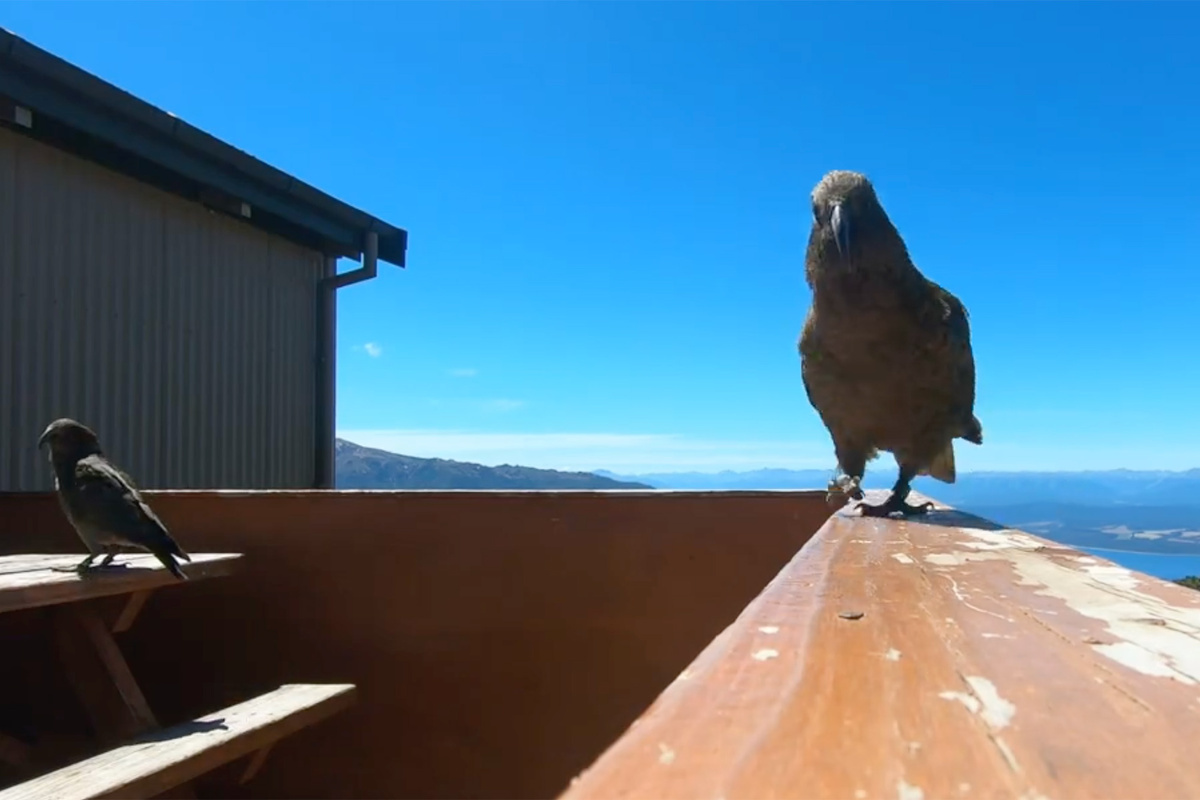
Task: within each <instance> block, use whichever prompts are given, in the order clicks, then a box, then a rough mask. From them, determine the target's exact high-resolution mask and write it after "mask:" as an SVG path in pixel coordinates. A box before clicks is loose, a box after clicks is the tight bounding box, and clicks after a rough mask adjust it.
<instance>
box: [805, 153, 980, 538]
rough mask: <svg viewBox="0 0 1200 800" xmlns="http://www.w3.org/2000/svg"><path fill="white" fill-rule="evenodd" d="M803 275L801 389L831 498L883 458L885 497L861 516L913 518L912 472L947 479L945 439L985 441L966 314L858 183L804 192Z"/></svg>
mask: <svg viewBox="0 0 1200 800" xmlns="http://www.w3.org/2000/svg"><path fill="white" fill-rule="evenodd" d="M812 214H813V222H812V230H811V232H810V234H809V238H808V252H807V254H806V257H805V280H806V281H807V283H808V286H809V288H810V289H811V290H812V305H811V306H810V307H809V310H808V317H807V319H805V321H804V330H803V333H801V335H800V341H799V350H800V360H801V372H802V375H803V379H804V389H805V392H806V393H807V395H808V401H809V402H810V403H811V404H812V406H813V408H815V409H816V410H817V413H818V414H819V415H820V417H821V421H822V422H823V423H824V424H825V427H826V428H827V429H828V430H829V433H830V436H831V437H832V439H833V447H834V452H835V454H836V455H837V461H838V469H839V475H838V477H837V478H835V479H834V481H832V482H831V483H830V486H829V489H830V491H834V490H841V491H844V492H846V493H847V494H848V495H849V496H850V497H852V498H854V499H856V500H862V498H863V494H862V489H861V486H860V483H861V481H862V478H863V473H864V472H865V471H866V464H867V462H868V461H869V460H871V459H873V458H875V457H876V456H877V455H878V454H879V451H880V450H887V451H890V452H891V453H892V454H893V455H894V456H895V458H896V463H897V465H898V466H899V469H900V475H899V478H898V479H897V481H896V484H895V486H893V487H892V494H891V496H890V497H889V498H888V499H887V501H886V502H884V503H881V504H879V505H868V504H867V503H861V504H860V508H861V509H862V513H863V514H865V515H868V516H889V515H891V514H893V513H896V512H900V513H902V514H904V515H905V516H908V515H911V514H922V513H925V512H927V511H928V510H930V509H931V508H932V504H931V503H924V504H922V505H920V506H913V505H910V504H908V503H907V502H905V499H906V498H907V496H908V493H909V491H910V489H911V486H910V485H911V483H912V480H913V478H914V477H916V476H917V475H931V476H933V477H934V478H936V479H938V480H940V481H943V482H945V483H954V479H955V467H954V440H955V439H965V440H967V441H968V442H972V443H974V444H977V445H980V444H983V427H982V426H981V425H980V422H979V420H978V419H977V418H976V417H975V358H974V355H973V354H972V352H971V331H970V327H969V325H968V324H967V310H966V308H965V307H964V306H963V304H962V303H961V302H960V301H959V299H958V298H957V297H955V296H954V295H953V294H951V293H950V292H948V291H946V290H945V289H943V288H942V287H941V286H939V285H937V284H936V283H934V282H933V281H931V280H929V279H928V278H926V277H925V276H924V275H922V274H921V272H920V271H919V270H918V269H917V268H916V267H915V266H914V265H913V263H912V261H911V260H910V258H909V255H908V250H907V249H906V247H905V245H904V240H903V239H902V238H900V234H899V233H898V232H897V231H896V228H895V227H894V226H893V225H892V222H891V220H890V219H888V215H887V213H886V212H885V211H884V210H883V206H882V205H880V203H879V200H878V198H877V197H876V196H875V190H874V188H873V187H872V186H871V183H870V181H868V180H867V178H866V176H864V175H862V174H860V173H857V172H849V171H844V170H834V171H833V172H830V173H828V174H826V175H825V176H824V177H823V178H822V179H821V181H820V182H819V183H818V184H817V185H816V187H815V188H814V189H813V192H812Z"/></svg>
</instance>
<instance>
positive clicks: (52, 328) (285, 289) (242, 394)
mask: <svg viewBox="0 0 1200 800" xmlns="http://www.w3.org/2000/svg"><path fill="white" fill-rule="evenodd" d="M322 264H323V259H322V257H321V255H320V254H319V253H317V252H314V251H310V250H306V249H304V248H301V247H297V246H295V245H293V244H291V243H290V242H287V241H284V240H281V239H277V238H275V237H272V236H269V235H268V234H265V233H262V232H259V231H258V230H255V229H253V228H251V227H250V226H248V225H245V224H243V223H240V222H238V221H236V220H233V219H229V218H226V217H224V216H221V215H217V214H213V213H210V212H209V211H207V210H206V209H204V208H203V207H201V206H200V205H198V204H195V203H188V202H187V201H185V200H182V199H179V198H176V197H173V196H171V195H168V194H166V193H164V192H160V191H158V190H156V189H152V188H149V187H147V186H144V185H142V184H140V183H137V182H135V181H133V180H130V179H126V178H124V177H123V176H120V175H117V174H115V173H112V172H109V171H108V170H105V169H103V168H101V167H97V166H95V165H92V164H90V163H88V162H85V161H83V160H80V159H78V158H76V157H74V156H70V155H67V154H65V153H62V152H60V151H58V150H54V149H52V148H50V147H47V146H44V145H42V144H40V143H37V142H34V141H31V140H29V139H26V138H24V137H22V136H20V135H18V134H14V133H12V132H9V131H3V130H0V491H12V490H30V489H50V488H52V487H53V482H52V478H51V473H50V468H49V464H48V463H47V461H46V457H45V454H44V453H39V452H38V449H37V438H38V436H39V435H40V434H41V432H42V430H43V428H44V427H45V426H46V424H47V423H48V422H50V421H51V420H53V419H55V418H56V417H60V416H70V417H74V418H76V419H78V420H80V421H81V422H84V423H86V424H87V425H90V426H91V427H92V428H94V429H95V430H96V432H97V433H98V434H99V436H100V442H101V445H102V446H103V447H104V448H105V451H106V452H107V453H108V454H109V455H110V456H111V457H112V458H113V459H114V460H115V461H117V463H118V464H120V465H121V466H123V467H125V468H126V469H127V471H128V472H129V473H130V474H131V476H132V477H133V478H134V480H135V481H137V482H138V484H139V485H141V486H143V487H145V488H168V487H170V488H256V489H265V488H308V487H310V486H311V485H312V481H313V471H314V467H313V447H314V436H315V427H314V409H313V402H314V386H315V373H314V370H315V360H314V356H315V348H316V286H317V281H318V280H319V278H320V276H321V270H322Z"/></svg>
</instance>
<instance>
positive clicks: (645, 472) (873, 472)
mask: <svg viewBox="0 0 1200 800" xmlns="http://www.w3.org/2000/svg"><path fill="white" fill-rule="evenodd" d="M378 433H379V432H374V431H340V432H339V433H338V434H337V438H339V439H342V440H345V441H348V442H351V443H353V444H357V445H360V446H362V447H370V448H373V449H376V450H384V451H386V452H389V453H395V454H396V455H404V456H412V457H414V458H441V459H446V460H450V461H462V462H467V463H471V464H480V465H482V466H485V467H498V466H502V465H505V464H507V465H511V466H521V467H532V468H534V469H552V470H558V471H560V472H591V473H596V472H604V473H609V474H612V475H617V476H620V477H645V476H654V475H686V474H694V475H720V474H722V473H735V474H745V473H754V472H772V471H779V472H828V473H830V474H832V473H833V471H834V466H833V463H832V462H833V457H832V455H831V456H829V457H827V458H825V459H824V461H825V462H826V463H825V464H820V465H817V466H803V467H790V466H771V465H768V466H753V465H745V466H739V467H720V466H714V467H712V468H709V469H698V468H689V467H686V466H683V467H678V468H667V469H647V468H642V467H638V468H637V469H635V470H632V471H631V470H624V469H615V468H613V467H610V466H574V465H571V466H562V465H555V464H554V463H553V461H552V460H550V461H547V459H545V458H533V459H530V460H532V461H537V462H539V463H528V462H527V461H525V460H520V459H517V458H514V457H506V456H496V457H490V458H487V457H470V456H469V455H468V456H464V455H462V453H461V451H460V452H458V453H456V454H454V455H448V454H446V453H444V452H431V451H430V450H429V446H430V445H431V444H432V443H431V442H422V441H421V440H420V439H419V438H416V437H414V438H413V439H411V440H410V441H413V442H414V443H415V444H416V447H415V448H413V450H416V451H420V452H414V451H410V450H407V449H395V447H389V446H387V444H389V442H388V436H387V435H386V434H387V433H389V432H383V433H384V434H385V435H384V436H383V437H379V436H377V435H372V434H378ZM398 433H407V432H398ZM363 434H367V435H366V436H364V435H363ZM356 436H358V437H361V438H355V437H356ZM569 436H574V437H577V438H579V439H581V440H586V439H587V437H593V436H601V435H598V434H570V435H569ZM490 438H491V439H492V440H493V441H495V442H496V443H497V445H498V446H503V445H504V443H505V440H506V441H507V443H508V444H509V445H510V446H511V443H512V441H514V440H520V439H522V438H525V437H522V435H520V434H511V435H507V436H504V440H501V439H500V438H499V437H495V436H493V437H490ZM641 438H643V439H654V438H657V437H641ZM372 440H374V441H372ZM621 444H624V442H622V443H621ZM434 446H436V445H434ZM967 446H970V445H967ZM451 449H456V448H451ZM514 449H516V450H519V449H520V448H519V447H515V448H514ZM526 452H529V451H526ZM814 460H815V459H814ZM1198 469H1200V464H1198V465H1197V466H1193V467H1183V468H1180V469H1169V468H1153V467H1148V468H1131V467H1092V468H1088V469H960V470H959V471H958V477H959V478H960V479H961V478H963V477H964V476H969V475H1040V474H1055V475H1086V474H1089V473H1111V472H1130V473H1149V474H1185V473H1188V472H1191V471H1194V470H1198ZM894 472H895V463H894V461H893V460H892V458H891V455H890V454H887V453H885V454H883V455H882V456H880V458H879V459H877V460H876V461H873V462H871V463H870V464H868V465H867V473H868V476H872V477H879V476H880V474H881V473H883V475H884V476H885V477H886V476H892V477H894Z"/></svg>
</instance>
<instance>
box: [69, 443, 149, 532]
mask: <svg viewBox="0 0 1200 800" xmlns="http://www.w3.org/2000/svg"><path fill="white" fill-rule="evenodd" d="M75 485H76V491H77V493H78V497H79V499H80V500H81V501H82V502H81V503H80V506H81V509H80V510H81V511H83V513H84V514H85V515H86V516H87V518H88V522H90V523H91V524H92V525H94V526H95V527H97V528H101V529H103V530H106V531H109V532H111V533H116V534H120V535H121V536H123V537H125V538H128V539H129V541H131V542H133V543H135V544H141V543H143V542H148V541H150V540H152V539H157V538H158V537H161V536H168V537H169V534H168V533H167V529H166V526H165V525H163V523H162V520H160V519H159V518H158V516H157V515H156V514H155V513H154V512H153V511H151V510H150V506H148V505H146V503H145V501H144V500H142V498H141V495H139V494H138V491H137V489H136V488H135V487H134V486H133V483H132V481H130V480H129V478H128V477H126V475H125V474H124V473H122V472H121V471H120V470H119V469H117V468H116V467H114V466H113V465H112V464H110V463H109V462H108V461H107V460H106V459H104V458H103V457H101V456H96V455H92V456H88V457H86V458H82V459H80V460H79V461H78V462H77V463H76V465H75Z"/></svg>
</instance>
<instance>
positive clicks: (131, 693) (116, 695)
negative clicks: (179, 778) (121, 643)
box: [53, 603, 196, 798]
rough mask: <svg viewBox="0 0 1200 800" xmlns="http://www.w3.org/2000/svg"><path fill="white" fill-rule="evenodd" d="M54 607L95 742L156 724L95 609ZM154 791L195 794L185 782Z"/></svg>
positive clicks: (114, 741) (110, 742)
mask: <svg viewBox="0 0 1200 800" xmlns="http://www.w3.org/2000/svg"><path fill="white" fill-rule="evenodd" d="M53 613H54V627H55V638H56V639H57V642H58V649H59V654H60V657H61V659H62V662H63V666H64V667H65V668H66V672H67V679H68V680H69V681H70V683H71V686H72V688H73V689H74V690H75V694H76V696H78V698H79V701H80V703H81V704H82V705H83V708H84V711H85V712H86V713H87V715H88V718H89V720H90V721H91V723H92V728H93V729H94V730H95V732H96V736H97V737H98V738H99V739H100V743H101V744H102V745H103V746H104V747H113V746H116V745H118V744H120V743H121V742H123V741H126V740H128V739H131V738H133V737H134V736H137V735H138V734H140V733H144V732H146V731H149V730H155V729H157V728H159V727H161V726H160V725H159V724H158V720H157V719H156V718H155V716H154V712H153V711H151V710H150V705H149V703H147V702H146V696H145V695H144V694H142V689H141V687H140V686H138V684H137V681H136V680H135V679H134V677H133V672H132V671H131V670H130V669H129V664H128V662H126V661H125V656H124V655H122V653H121V649H120V648H119V647H118V646H117V642H116V640H115V639H113V635H112V632H111V631H110V630H109V627H108V625H106V624H105V623H104V620H102V619H101V618H100V615H99V614H98V613H97V612H96V609H95V608H94V607H92V605H91V604H89V603H69V604H66V605H62V606H58V607H56V608H55V609H54V612H53ZM159 796H160V797H168V796H170V797H179V798H194V797H195V796H196V795H195V791H194V790H193V789H192V787H191V784H190V783H188V784H183V785H182V786H180V787H178V788H177V789H175V790H173V791H172V792H171V793H170V794H169V795H167V794H163V795H159Z"/></svg>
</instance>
